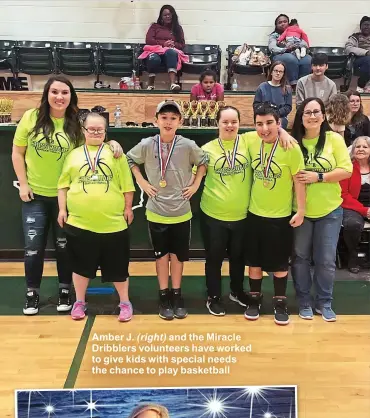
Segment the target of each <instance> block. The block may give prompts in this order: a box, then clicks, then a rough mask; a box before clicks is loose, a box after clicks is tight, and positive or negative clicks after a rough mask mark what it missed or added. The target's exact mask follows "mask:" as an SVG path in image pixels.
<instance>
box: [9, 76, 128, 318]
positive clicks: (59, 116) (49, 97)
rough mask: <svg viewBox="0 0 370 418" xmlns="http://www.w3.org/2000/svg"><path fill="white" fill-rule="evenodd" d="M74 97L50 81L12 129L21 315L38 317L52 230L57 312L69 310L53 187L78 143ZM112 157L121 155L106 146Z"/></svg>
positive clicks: (60, 81)
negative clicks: (21, 253)
mask: <svg viewBox="0 0 370 418" xmlns="http://www.w3.org/2000/svg"><path fill="white" fill-rule="evenodd" d="M77 113H78V107H77V95H76V92H75V90H74V88H73V86H72V84H71V82H70V81H69V80H68V79H67V78H65V77H62V76H54V77H51V78H49V80H48V81H47V83H46V84H45V87H44V91H43V94H42V97H41V104H40V107H39V108H37V109H30V110H28V111H26V112H25V114H24V115H23V117H22V120H21V121H20V122H19V125H18V127H17V130H16V133H15V136H14V140H13V152H12V161H13V167H14V171H15V173H16V175H17V178H18V181H19V186H20V187H19V196H20V198H21V200H22V221H23V231H24V239H25V258H24V260H25V261H24V262H25V276H26V282H27V293H26V301H25V306H24V308H23V313H24V314H25V315H35V314H37V313H38V311H39V299H40V298H39V293H40V285H41V278H42V273H43V266H44V253H45V248H46V243H47V236H48V231H49V228H50V227H51V228H52V232H53V240H54V242H55V250H56V251H55V254H56V261H57V270H58V278H59V299H58V305H57V310H58V311H59V312H63V311H69V310H70V309H71V308H72V304H71V299H70V286H71V282H72V271H71V269H70V266H69V263H68V259H67V255H66V237H65V234H64V232H63V230H62V229H61V228H60V227H59V226H58V222H57V217H58V201H57V193H58V192H57V184H58V179H59V176H60V173H61V171H62V167H63V163H64V160H65V158H66V156H67V155H68V154H69V152H70V151H71V150H72V149H73V148H75V147H76V146H78V145H79V144H80V143H81V142H82V141H83V136H82V133H81V126H80V123H79V120H78V116H77ZM110 145H112V146H113V147H114V152H115V153H116V155H117V156H119V155H121V153H122V149H121V147H120V145H119V144H117V143H116V142H114V141H111V142H110Z"/></svg>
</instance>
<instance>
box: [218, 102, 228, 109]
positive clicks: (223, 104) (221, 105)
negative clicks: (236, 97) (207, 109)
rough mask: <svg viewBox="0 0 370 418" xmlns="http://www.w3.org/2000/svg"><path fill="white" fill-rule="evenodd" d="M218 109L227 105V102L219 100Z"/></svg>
mask: <svg viewBox="0 0 370 418" xmlns="http://www.w3.org/2000/svg"><path fill="white" fill-rule="evenodd" d="M217 105H218V110H220V109H222V108H223V107H226V103H225V102H224V101H223V100H220V101H219V102H217Z"/></svg>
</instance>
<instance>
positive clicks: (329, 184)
mask: <svg viewBox="0 0 370 418" xmlns="http://www.w3.org/2000/svg"><path fill="white" fill-rule="evenodd" d="M292 136H293V137H294V138H295V139H296V140H297V141H298V144H299V145H300V147H301V150H302V153H303V156H304V160H305V170H302V171H301V172H300V173H299V174H298V175H297V178H298V180H299V181H300V182H301V183H303V184H306V185H307V191H306V214H305V219H304V222H303V224H302V225H301V226H299V227H298V228H296V229H295V230H294V252H293V259H292V275H293V281H294V286H295V290H296V295H297V298H298V301H299V316H300V317H301V318H303V319H313V309H312V308H313V307H314V308H315V310H316V312H317V313H319V314H321V315H322V318H323V319H324V320H325V321H328V322H333V321H335V320H336V314H335V312H334V311H333V309H332V306H331V305H332V300H333V286H334V279H335V258H336V249H337V243H338V237H339V232H340V228H341V224H342V218H343V209H342V207H341V204H342V197H341V187H340V185H339V182H340V181H341V180H344V179H347V178H349V177H351V173H352V163H351V160H350V157H349V154H348V151H347V148H346V145H345V143H344V141H343V138H342V137H341V136H340V135H339V134H337V133H335V132H332V131H331V130H330V126H329V124H328V122H327V120H326V116H325V106H324V103H323V102H322V100H320V99H317V98H308V99H305V100H304V101H303V102H302V103H301V105H300V106H299V107H298V109H297V113H296V116H295V119H294V124H293V129H292ZM311 260H312V261H313V264H314V266H313V276H311ZM312 283H314V285H315V294H314V296H315V297H314V305H313V304H312V300H311V290H312Z"/></svg>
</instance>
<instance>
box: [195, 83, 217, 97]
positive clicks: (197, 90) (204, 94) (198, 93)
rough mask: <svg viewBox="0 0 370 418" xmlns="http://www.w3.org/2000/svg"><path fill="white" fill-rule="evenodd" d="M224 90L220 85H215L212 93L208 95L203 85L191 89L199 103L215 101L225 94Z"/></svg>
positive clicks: (196, 85) (199, 84)
mask: <svg viewBox="0 0 370 418" xmlns="http://www.w3.org/2000/svg"><path fill="white" fill-rule="evenodd" d="M223 92H224V88H223V87H222V85H221V84H220V83H215V85H214V86H213V89H212V91H211V92H210V93H207V92H205V91H204V90H203V87H202V83H198V84H195V85H194V86H193V87H192V88H191V94H192V95H193V96H195V97H196V98H197V100H198V101H201V100H215V101H217V98H218V97H220V96H221V94H223Z"/></svg>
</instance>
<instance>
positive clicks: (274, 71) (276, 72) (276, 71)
mask: <svg viewBox="0 0 370 418" xmlns="http://www.w3.org/2000/svg"><path fill="white" fill-rule="evenodd" d="M272 72H273V73H275V74H284V72H285V71H284V70H272Z"/></svg>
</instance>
